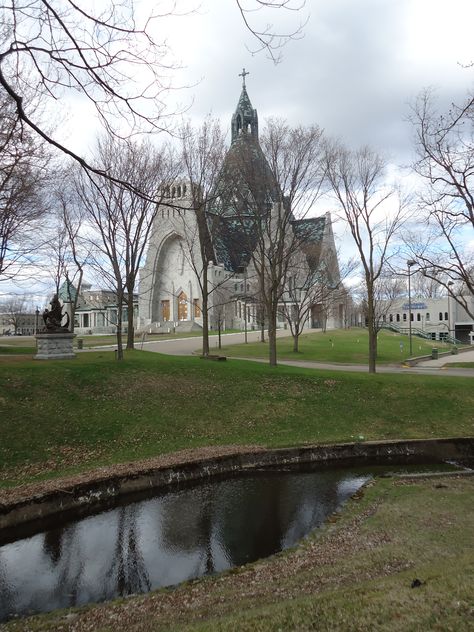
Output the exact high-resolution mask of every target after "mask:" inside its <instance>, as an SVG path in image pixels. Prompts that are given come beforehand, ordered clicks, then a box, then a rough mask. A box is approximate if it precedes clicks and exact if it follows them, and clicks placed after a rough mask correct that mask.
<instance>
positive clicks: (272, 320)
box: [268, 301, 278, 366]
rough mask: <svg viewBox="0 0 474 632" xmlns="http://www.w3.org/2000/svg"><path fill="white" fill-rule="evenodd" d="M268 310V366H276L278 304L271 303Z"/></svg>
mask: <svg viewBox="0 0 474 632" xmlns="http://www.w3.org/2000/svg"><path fill="white" fill-rule="evenodd" d="M269 307H270V309H269V310H268V312H269V313H268V357H269V361H270V366H276V364H277V348H276V320H277V308H278V304H277V303H274V302H273V301H272V304H271V305H270V306H269Z"/></svg>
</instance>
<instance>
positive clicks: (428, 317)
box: [426, 312, 430, 321]
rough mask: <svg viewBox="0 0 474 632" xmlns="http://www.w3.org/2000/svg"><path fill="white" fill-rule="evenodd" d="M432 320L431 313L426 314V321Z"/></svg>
mask: <svg viewBox="0 0 474 632" xmlns="http://www.w3.org/2000/svg"><path fill="white" fill-rule="evenodd" d="M429 319H430V313H429V312H426V320H427V321H428V320H429Z"/></svg>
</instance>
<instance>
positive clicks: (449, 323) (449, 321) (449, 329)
mask: <svg viewBox="0 0 474 632" xmlns="http://www.w3.org/2000/svg"><path fill="white" fill-rule="evenodd" d="M453 285H454V282H453V281H448V342H449V337H450V336H451V306H450V300H449V299H450V298H451V290H450V288H451V287H452V286H453Z"/></svg>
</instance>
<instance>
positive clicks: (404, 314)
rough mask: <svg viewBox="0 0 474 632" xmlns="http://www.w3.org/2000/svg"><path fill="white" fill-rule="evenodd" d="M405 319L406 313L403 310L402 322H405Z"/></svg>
mask: <svg viewBox="0 0 474 632" xmlns="http://www.w3.org/2000/svg"><path fill="white" fill-rule="evenodd" d="M406 319H407V315H406V313H405V312H403V322H406Z"/></svg>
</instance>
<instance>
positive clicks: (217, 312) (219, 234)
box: [138, 83, 346, 332]
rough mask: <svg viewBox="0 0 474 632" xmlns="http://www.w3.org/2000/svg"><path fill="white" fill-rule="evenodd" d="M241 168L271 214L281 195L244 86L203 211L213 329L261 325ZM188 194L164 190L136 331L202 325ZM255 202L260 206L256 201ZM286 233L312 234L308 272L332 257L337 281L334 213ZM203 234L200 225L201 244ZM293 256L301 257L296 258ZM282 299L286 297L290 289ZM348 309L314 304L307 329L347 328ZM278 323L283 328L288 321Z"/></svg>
mask: <svg viewBox="0 0 474 632" xmlns="http://www.w3.org/2000/svg"><path fill="white" fill-rule="evenodd" d="M242 166H244V167H243V168H244V169H246V170H248V172H249V173H250V174H251V177H252V179H253V180H254V182H256V183H258V187H256V189H257V188H258V196H254V198H253V200H254V204H257V205H258V208H259V209H260V211H259V212H262V211H261V209H266V210H264V211H263V212H264V213H268V217H272V214H273V213H274V212H275V209H276V208H277V206H278V204H281V199H282V196H281V193H279V191H278V185H277V183H276V181H275V179H274V177H273V175H272V173H271V170H270V167H269V165H268V163H267V161H266V159H265V157H264V155H263V152H262V149H261V147H260V144H259V140H258V117H257V111H256V110H255V109H254V108H253V107H252V104H251V102H250V99H249V97H248V94H247V90H246V87H245V83H244V85H243V86H242V92H241V95H240V99H239V102H238V104H237V108H236V111H235V113H234V115H233V116H232V141H231V146H230V148H229V150H228V152H227V155H226V158H225V161H224V165H223V169H222V172H221V175H220V178H219V181H218V183H217V186H216V193H215V196H214V198H215V199H214V201H213V203H212V206H211V207H210V208H207V209H206V227H205V233H206V235H205V244H206V245H205V247H206V252H207V254H208V256H207V258H208V260H210V261H211V264H210V265H209V267H208V288H209V290H210V294H209V325H210V328H211V329H217V328H218V327H221V328H223V329H229V328H233V329H243V328H244V327H246V328H249V329H252V328H258V327H259V326H260V324H261V323H260V321H261V320H262V316H261V313H262V309H261V306H260V305H261V301H260V300H259V281H258V275H257V274H256V271H255V269H254V262H253V261H252V253H253V252H256V250H255V249H256V247H257V235H256V234H254V233H253V231H252V226H253V225H252V222H255V221H256V220H255V217H256V216H255V215H253V214H252V211H251V210H250V211H249V210H248V208H252V207H250V206H246V209H247V210H246V213H248V215H246V216H245V217H244V219H242V214H240V215H237V214H236V210H235V208H236V206H235V205H236V204H239V203H240V204H242V203H243V202H242V201H243V200H244V198H245V184H243V183H245V181H246V180H245V178H244V177H243V168H242ZM245 175H246V176H248V174H245ZM242 192H244V195H243V194H242ZM191 193H192V191H191V189H190V185H189V183H187V182H179V183H175V185H174V186H172V187H170V188H169V190H168V191H167V196H168V197H167V202H168V203H169V204H167V205H162V206H161V207H160V208H159V211H158V214H157V217H156V220H155V223H154V226H153V229H152V234H151V237H150V242H149V246H148V251H147V257H146V262H145V264H144V266H143V268H142V269H141V271H140V288H139V325H138V327H139V329H142V330H144V331H148V332H153V331H163V330H168V329H169V328H174V329H176V328H178V329H181V330H182V331H186V330H190V329H199V328H201V327H202V291H201V287H200V283H201V282H202V266H203V263H202V258H201V254H200V243H201V242H200V235H199V231H198V223H197V216H196V213H195V211H194V210H193V208H192V196H191ZM257 197H258V199H259V201H255V200H256V199H257ZM237 198H239V200H238V201H237V202H236V199H237ZM245 222H247V223H245ZM289 231H293V232H292V234H293V235H297V232H298V231H299V232H300V233H302V232H303V231H304V233H305V235H306V236H307V237H306V238H305V239H304V240H300V241H299V243H301V244H302V246H301V250H300V254H302V256H303V257H304V265H305V266H306V268H309V269H311V270H313V271H315V272H316V271H317V269H318V266H320V264H321V261H322V257H326V255H327V253H331V255H332V256H331V257H329V258H328V260H329V259H330V260H331V261H332V262H333V263H332V264H331V267H332V277H333V282H334V283H335V284H337V283H338V282H339V270H338V266H337V256H336V249H335V245H334V236H333V232H332V225H331V217H330V215H329V213H326V214H325V215H323V216H322V217H317V218H310V219H304V220H299V221H297V220H296V219H295V220H294V221H292V222H291V223H290V226H289ZM203 232H204V229H202V227H201V239H202V233H203ZM294 241H295V243H296V240H294ZM294 254H295V258H297V255H298V253H294ZM315 276H316V275H315ZM287 282H289V279H288V280H287ZM282 300H283V301H288V300H289V289H287V291H286V292H285V293H284V295H283V297H282ZM345 304H346V301H344V300H342V299H341V300H340V301H339V304H338V305H331V307H330V308H327V309H322V306H321V305H316V304H315V305H313V306H312V307H311V310H310V312H309V316H308V318H307V321H306V326H308V327H310V326H322V324H323V322H322V321H323V320H324V325H325V326H327V327H328V328H331V327H341V326H343V324H344V321H345V316H344V309H345V307H344V306H345ZM282 311H283V310H282ZM323 312H324V314H323ZM278 325H280V326H282V325H283V320H280V322H279V323H278Z"/></svg>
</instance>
